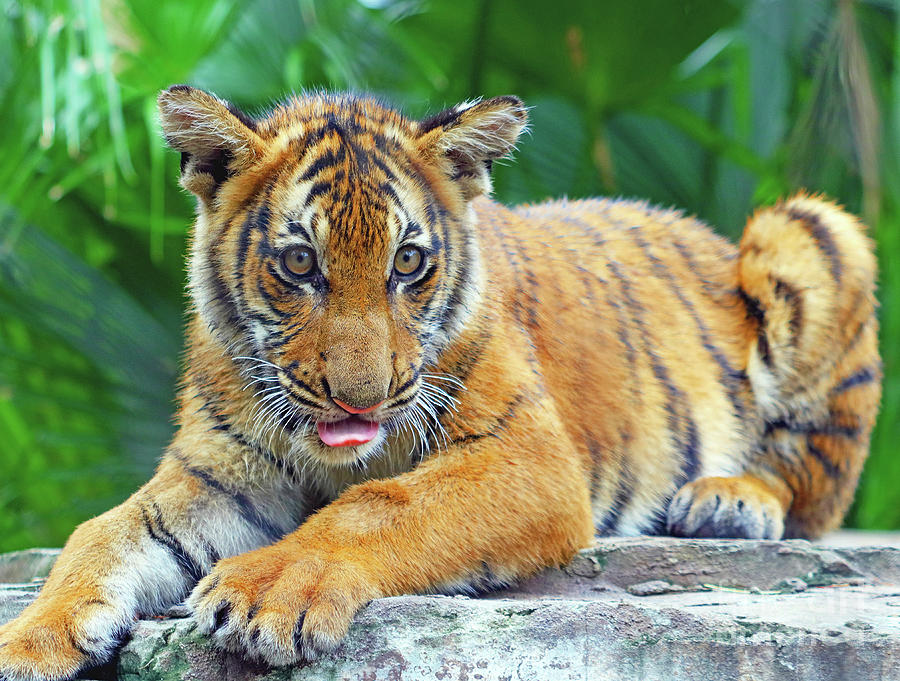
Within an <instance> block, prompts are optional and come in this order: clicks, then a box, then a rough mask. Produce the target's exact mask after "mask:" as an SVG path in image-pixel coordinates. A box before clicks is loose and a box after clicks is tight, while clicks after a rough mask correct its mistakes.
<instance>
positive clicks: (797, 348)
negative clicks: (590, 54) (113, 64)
mask: <svg viewBox="0 0 900 681" xmlns="http://www.w3.org/2000/svg"><path fill="white" fill-rule="evenodd" d="M160 107H161V114H162V123H163V130H164V132H165V134H166V136H167V139H168V141H169V143H170V144H171V145H172V146H173V147H174V148H175V149H177V150H178V151H180V152H182V183H183V185H184V186H185V187H186V188H188V189H189V190H191V191H193V192H194V193H195V194H196V195H197V197H198V200H199V214H198V218H197V223H196V225H195V228H194V234H193V241H192V246H191V257H190V284H189V285H190V290H191V294H192V299H193V306H194V307H193V315H192V319H191V321H190V324H189V329H188V337H189V349H188V355H187V366H186V371H185V377H184V383H183V386H182V390H181V394H180V409H179V414H178V422H179V430H178V433H177V435H176V436H175V439H174V441H173V442H172V444H171V446H170V447H169V448H168V450H167V452H166V454H165V456H164V458H163V461H162V463H161V464H160V467H159V470H158V472H157V475H156V476H155V477H154V478H153V479H152V480H151V481H150V482H148V483H147V485H145V486H144V487H143V488H142V489H141V490H139V491H138V492H137V493H136V494H135V495H134V496H133V497H132V498H131V499H129V500H128V501H126V502H125V503H124V504H122V505H121V506H119V507H118V508H115V509H113V510H111V511H109V512H108V513H106V514H104V515H103V516H100V517H99V518H96V519H94V520H92V521H89V522H88V523H85V524H84V525H83V526H82V527H80V528H79V529H78V530H77V531H76V532H75V534H73V536H72V538H71V539H70V541H69V542H68V544H67V546H66V548H65V550H64V552H63V554H62V556H61V557H60V560H59V562H58V564H57V565H56V567H55V568H54V570H53V573H52V574H51V576H50V579H49V580H48V582H47V585H46V587H45V588H44V590H43V591H42V593H41V595H40V597H39V598H38V599H37V601H36V602H35V603H34V604H33V605H31V606H29V608H28V609H27V610H26V611H25V612H24V613H23V615H22V616H21V617H20V618H19V619H17V620H15V621H13V622H11V623H9V624H7V625H5V626H4V627H2V628H0V676H4V677H5V678H7V679H9V680H10V681H19V680H20V679H61V678H67V677H70V676H71V675H72V674H74V673H75V672H76V671H77V670H78V669H80V668H81V667H83V666H84V665H86V664H88V663H90V662H96V661H100V660H102V659H105V658H106V657H107V656H108V655H109V654H110V653H111V651H112V650H113V649H114V646H115V645H116V642H117V640H118V638H119V637H120V636H121V635H122V634H123V633H124V632H126V631H127V629H128V627H129V625H130V622H131V621H132V620H133V618H134V617H136V616H138V615H140V614H146V613H153V612H158V611H160V610H161V609H163V608H165V607H166V606H168V605H170V604H172V603H175V602H177V601H178V600H180V599H182V598H184V597H185V596H187V595H188V594H189V593H190V597H189V601H188V602H189V604H190V605H191V607H192V608H193V610H194V614H195V618H196V620H197V623H198V627H199V629H200V631H202V632H206V633H209V634H210V635H211V636H212V637H213V639H214V640H215V641H216V642H217V643H218V644H219V645H221V646H223V647H225V648H228V649H231V650H236V651H241V652H243V653H245V654H247V655H249V656H255V657H259V658H261V659H263V660H265V661H267V662H269V663H271V664H283V663H287V662H291V661H294V660H296V659H299V658H301V657H306V658H310V657H314V656H316V655H318V654H320V653H322V652H327V651H330V650H333V649H334V648H335V647H336V646H337V645H338V643H339V642H340V640H341V638H342V637H343V635H344V634H345V633H346V631H347V628H348V627H349V626H350V623H351V621H352V618H353V615H354V613H355V612H356V611H357V610H358V609H359V608H360V607H361V606H362V605H363V604H365V603H366V602H367V601H369V600H371V599H373V598H377V597H380V596H389V595H396V594H403V593H412V592H430V591H454V590H470V591H479V590H482V589H489V588H493V587H495V586H497V585H499V584H502V583H505V582H508V581H512V580H515V579H517V578H520V577H522V576H525V575H528V574H530V573H532V572H534V571H536V570H539V569H541V568H542V567H545V566H549V565H558V564H561V563H564V562H566V561H567V560H569V559H570V558H571V556H572V555H573V553H574V552H575V551H576V550H577V549H579V548H580V547H583V546H586V545H588V544H589V543H590V542H591V540H592V538H593V537H594V536H595V535H596V534H612V533H624V534H637V533H640V532H651V533H660V532H669V533H672V534H676V535H689V536H738V537H740V536H745V537H768V538H779V537H781V536H782V534H784V533H787V534H789V535H792V536H813V535H816V534H818V533H820V532H822V531H825V530H827V529H830V528H832V527H835V526H836V525H837V524H838V523H839V522H840V519H841V517H842V516H843V513H844V512H845V510H846V508H847V505H848V504H849V502H850V499H851V497H852V494H853V489H854V487H855V483H856V479H857V477H858V475H859V470H860V467H861V466H862V463H863V460H864V459H865V456H866V451H867V447H868V438H869V433H870V430H871V427H872V423H873V420H874V416H875V413H876V411H877V406H878V400H879V395H880V387H879V379H880V364H879V359H878V351H877V347H876V322H875V318H874V304H875V303H874V298H873V289H874V276H875V263H874V258H873V256H872V252H871V244H870V243H869V241H868V240H867V238H866V237H865V236H864V235H863V232H862V229H861V227H860V226H859V225H858V223H857V222H856V221H855V220H854V219H853V218H852V217H850V216H849V215H847V214H846V213H844V212H842V211H841V210H840V209H838V208H837V207H836V206H834V205H833V204H831V203H828V202H827V201H825V200H823V199H821V198H817V197H809V196H805V195H799V196H797V197H794V198H792V199H790V200H788V201H787V202H785V203H782V204H779V205H778V206H775V207H773V208H770V209H766V210H764V211H761V212H760V213H758V214H757V215H756V216H754V218H752V219H751V221H750V222H749V223H748V226H747V230H746V232H745V236H744V239H743V240H742V242H741V246H740V250H738V249H736V248H735V247H734V246H733V245H731V244H729V243H728V242H727V241H725V240H724V239H721V238H719V237H717V236H715V235H714V234H713V233H712V232H711V231H710V230H709V228H707V227H706V226H705V225H703V224H702V223H700V222H698V221H697V220H694V219H692V218H689V217H685V216H683V215H682V214H680V213H678V212H676V211H671V210H662V209H659V208H655V207H652V206H649V205H647V204H645V203H642V202H637V201H623V200H591V201H572V202H569V201H558V202H550V203H544V204H540V205H529V206H519V207H516V208H506V207H503V206H501V205H498V204H496V203H493V202H491V201H490V200H489V199H487V198H485V196H484V195H485V194H486V193H488V192H489V190H490V176H489V168H490V162H491V161H492V160H494V159H497V158H499V157H502V156H504V155H506V154H508V153H509V152H510V151H511V150H512V148H513V146H514V144H515V142H516V139H517V137H518V135H519V134H520V132H521V131H522V129H523V127H524V125H525V122H526V116H525V109H524V107H523V106H522V104H521V102H519V100H517V99H515V98H513V97H501V98H496V99H492V100H487V101H485V102H481V103H475V104H467V105H461V106H459V107H455V108H454V109H451V110H449V111H447V112H444V113H442V114H439V115H438V116H436V117H434V118H432V119H430V120H428V121H422V122H416V121H411V120H409V119H407V118H405V117H403V116H402V115H400V114H399V113H397V112H395V111H393V110H391V109H389V108H387V107H385V106H383V105H382V104H380V103H378V102H375V101H374V100H371V99H366V98H353V97H339V96H327V95H313V96H310V97H306V98H299V99H294V100H291V101H290V102H288V103H286V104H285V105H283V106H282V107H279V108H278V109H276V110H275V111H273V112H272V113H271V114H270V115H269V116H267V117H266V118H264V119H261V120H255V121H254V120H251V119H249V118H247V117H246V116H243V114H240V112H237V111H236V110H235V109H234V108H233V107H230V105H228V104H227V103H226V102H223V101H221V100H218V99H216V98H214V97H213V96H211V95H208V94H206V93H203V92H201V91H198V90H194V89H192V88H186V87H184V86H179V87H175V88H171V89H170V90H167V91H166V92H164V93H162V95H161V96H160ZM301 247H302V248H305V249H307V255H309V254H311V255H309V257H312V258H314V259H315V261H316V264H315V266H314V267H313V268H312V269H311V270H310V271H309V273H308V274H304V275H302V276H301V275H297V274H296V273H294V274H292V273H291V272H290V271H288V270H287V269H286V268H285V265H284V263H283V261H282V260H281V258H283V254H285V253H286V252H288V251H289V250H290V249H295V248H301ZM401 247H404V248H405V247H414V248H417V249H419V252H420V254H422V263H423V264H422V266H421V267H420V269H419V270H418V271H416V272H415V273H413V274H411V275H406V274H401V273H399V272H398V271H397V270H394V269H393V267H392V263H393V262H394V257H395V254H396V253H397V252H398V251H399V250H400V249H401ZM339 403H340V404H344V405H347V406H348V407H349V410H350V411H351V412H352V413H356V412H363V414H364V415H363V416H350V414H348V409H345V408H342V407H341V406H340V405H339ZM353 419H356V421H354V420H353ZM362 421H369V422H370V424H369V425H371V422H372V421H374V422H376V423H378V424H379V425H378V428H377V435H375V436H374V437H373V438H372V439H371V440H369V441H366V442H361V443H358V444H352V445H346V446H328V445H326V443H325V440H324V439H323V438H325V437H326V436H325V435H321V433H322V432H323V431H322V427H323V426H322V425H321V424H323V423H327V424H330V425H331V427H334V428H340V427H341V424H344V425H346V424H351V423H357V424H358V425H359V424H362ZM363 425H365V424H363ZM360 427H362V426H360ZM366 437H368V436H366ZM354 442H355V441H354Z"/></svg>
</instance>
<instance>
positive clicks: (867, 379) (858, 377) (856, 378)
mask: <svg viewBox="0 0 900 681" xmlns="http://www.w3.org/2000/svg"><path fill="white" fill-rule="evenodd" d="M880 374H881V371H880V370H875V369H872V368H871V367H864V368H862V369H860V370H859V371H857V372H856V373H854V374H851V375H850V376H848V377H847V378H845V379H844V380H843V381H841V382H840V383H838V384H837V385H836V386H835V387H834V388H832V389H831V394H832V395H837V394H839V393H842V392H846V391H847V390H850V389H851V388H855V387H856V386H858V385H865V384H867V383H872V382H873V381H876V380H878V377H879V376H880Z"/></svg>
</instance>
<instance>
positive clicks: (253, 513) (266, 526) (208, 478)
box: [169, 450, 285, 542]
mask: <svg viewBox="0 0 900 681" xmlns="http://www.w3.org/2000/svg"><path fill="white" fill-rule="evenodd" d="M169 454H170V455H171V456H172V458H174V459H175V460H176V461H178V463H180V464H181V467H182V468H183V469H184V470H185V472H186V473H188V474H189V475H192V476H193V477H195V478H197V479H198V480H200V481H201V482H203V484H205V485H206V486H207V487H209V488H210V489H213V490H215V491H217V492H219V493H221V494H224V495H225V496H227V497H230V498H231V499H232V500H233V501H234V503H235V505H237V507H238V511H239V512H240V514H241V517H243V519H244V520H245V521H246V522H247V523H248V524H250V525H253V526H254V527H256V528H257V529H258V530H260V531H261V532H262V533H263V534H265V535H266V537H267V538H268V539H269V540H270V541H271V542H275V541H278V540H279V539H281V538H282V537H283V536H284V534H285V533H284V531H283V530H281V529H280V528H278V527H275V525H273V524H272V523H271V522H270V521H269V520H268V519H267V518H266V517H265V516H263V515H262V514H261V513H260V512H259V510H258V509H257V508H256V506H254V505H253V502H251V501H250V500H249V499H248V498H247V497H246V496H245V495H244V494H242V493H241V492H237V491H234V490H230V489H228V488H227V487H226V486H225V485H223V484H222V483H221V482H219V481H218V480H217V479H216V478H215V477H213V476H212V474H211V473H209V472H208V471H205V470H203V469H200V468H195V467H194V466H191V465H190V464H188V462H187V461H186V460H185V457H184V455H183V454H181V452H178V451H176V450H170V451H169Z"/></svg>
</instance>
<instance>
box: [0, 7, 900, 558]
mask: <svg viewBox="0 0 900 681" xmlns="http://www.w3.org/2000/svg"><path fill="white" fill-rule="evenodd" d="M0 7H2V19H0V131H2V132H0V152H2V153H0V550H11V549H17V548H22V547H26V546H34V545H51V546H52V545H61V544H62V542H63V541H64V540H65V538H66V537H67V536H68V534H69V533H70V532H71V530H72V529H73V527H74V526H75V524H76V523H78V522H80V521H81V520H83V519H85V518H87V517H89V516H91V515H94V514H97V513H99V512H102V511H103V510H105V509H107V508H109V507H110V506H112V505H114V504H115V503H117V502H118V501H120V500H122V499H123V498H125V497H126V496H127V495H128V494H129V493H130V492H131V491H132V490H133V489H134V488H135V487H136V486H138V485H139V484H140V483H141V481H143V480H144V479H146V478H147V477H148V476H149V475H150V474H151V472H152V469H153V467H154V465H155V462H156V460H157V458H158V456H159V454H160V452H161V450H162V448H163V446H164V445H165V443H166V442H167V440H168V438H169V437H170V436H171V432H172V422H171V413H172V411H173V402H172V400H173V395H174V390H175V385H176V381H177V377H178V366H179V353H180V349H181V344H182V327H183V321H184V317H183V308H184V306H185V298H184V294H183V287H184V281H185V274H184V262H183V256H184V250H185V235H186V230H187V228H188V225H189V224H190V222H191V215H192V212H193V203H192V200H191V198H190V197H188V196H186V195H185V194H184V193H183V192H182V191H180V190H179V189H178V187H177V175H178V157H177V155H176V154H174V153H172V152H168V151H166V150H165V149H164V147H163V143H162V139H161V137H160V134H159V130H158V124H157V121H156V118H155V97H156V93H157V92H158V91H159V90H160V89H162V88H164V87H166V86H168V85H170V84H172V83H191V84H194V85H197V86H200V87H203V88H207V89H210V90H212V91H214V92H216V93H217V94H219V95H220V96H222V97H225V98H227V99H230V100H232V101H233V102H235V103H236V104H238V105H239V106H241V107H243V108H245V109H246V110H247V111H248V112H250V113H255V112H260V111H263V110H264V109H265V108H266V107H267V106H268V105H270V104H272V103H273V102H276V101H278V100H279V99H280V98H282V97H284V96H285V95H287V94H288V93H291V92H294V91H298V90H300V89H303V88H307V89H310V88H339V89H352V90H366V91H373V92H376V93H380V94H382V95H384V97H386V98H387V99H388V100H390V101H393V102H395V103H396V104H398V105H400V106H401V107H403V108H404V109H405V110H406V111H407V112H409V113H410V114H413V115H417V116H418V115H423V114H425V113H427V112H434V111H436V110H439V109H440V108H443V107H445V106H448V105H452V104H454V103H456V102H458V101H461V100H463V99H467V98H471V97H475V96H479V95H496V94H505V93H516V94H518V95H520V96H522V97H524V98H525V99H526V100H527V103H528V104H529V105H531V106H532V107H533V109H532V110H531V116H532V134H531V136H529V137H527V138H526V139H525V140H524V141H523V142H522V144H521V146H520V151H519V153H518V155H517V158H516V160H515V162H514V163H509V164H506V165H503V166H500V167H498V168H497V170H496V195H497V197H498V198H499V199H500V200H502V201H505V202H520V201H538V200H541V199H544V198H546V197H551V196H560V195H563V194H566V195H568V196H570V197H578V196H589V195H595V194H621V195H626V196H639V197H647V198H649V199H651V200H653V201H655V202H659V203H662V204H666V205H673V206H678V207H681V208H684V209H686V210H688V211H690V212H692V213H695V214H696V215H698V216H700V217H701V218H703V219H705V220H708V221H709V222H711V223H713V224H715V225H716V226H717V227H718V228H719V229H721V231H722V232H723V233H725V234H727V235H729V236H731V237H737V236H738V235H739V234H740V231H741V229H742V226H743V223H744V221H745V219H746V216H747V215H748V213H749V212H750V211H751V210H752V208H753V207H754V206H756V205H758V204H761V203H766V202H771V201H773V200H775V199H776V198H777V197H778V196H781V195H784V194H786V193H788V192H790V191H791V190H792V189H795V188H798V187H808V188H810V189H814V190H822V191H825V192H827V193H828V194H830V195H831V196H833V197H835V198H837V199H839V200H840V201H841V202H843V203H844V204H845V205H846V206H848V207H849V208H850V209H851V210H853V211H856V212H859V213H861V214H863V215H864V216H865V218H866V220H867V221H868V223H869V224H870V226H871V229H872V233H873V234H874V235H875V237H876V239H877V241H878V245H879V255H880V261H881V291H880V298H881V301H882V307H881V325H882V350H883V354H884V359H885V373H886V379H885V397H884V402H883V407H882V413H881V419H880V422H879V425H878V429H877V431H876V433H875V436H874V440H873V447H872V455H871V458H870V459H869V462H868V464H867V467H866V470H865V473H864V477H863V480H862V483H861V485H860V488H859V492H858V494H857V501H856V504H855V505H854V507H853V510H852V512H851V514H850V516H849V518H848V521H847V524H848V525H849V526H855V527H863V528H900V503H898V493H897V490H898V488H900V456H897V455H896V448H897V443H898V442H900V425H898V413H900V366H898V353H897V350H896V348H897V347H898V342H900V305H898V301H900V267H898V261H900V157H898V154H897V149H898V144H897V143H898V141H900V69H898V64H900V2H895V1H893V0H885V1H882V2H878V1H875V0H867V1H865V2H853V1H851V0H842V1H834V2H832V1H827V0H784V1H778V0H774V1H773V0H747V1H746V2H738V1H734V2H730V1H728V0H681V1H676V0H630V1H629V2H622V1H610V2H607V1H603V0H595V1H594V2H579V3H575V2H566V1H564V0H559V1H557V2H546V0H454V1H453V2H447V1H441V2H438V1H432V2H425V1H421V0H255V1H252V2H239V1H237V0H191V2H172V1H170V0H110V1H108V2H107V1H106V0H69V1H68V2H54V1H46V2H17V1H10V0H0Z"/></svg>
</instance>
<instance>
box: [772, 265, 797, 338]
mask: <svg viewBox="0 0 900 681" xmlns="http://www.w3.org/2000/svg"><path fill="white" fill-rule="evenodd" d="M775 295H776V296H779V297H780V298H781V299H782V300H784V301H785V302H786V303H787V304H788V305H789V306H790V307H791V319H790V321H789V322H788V325H789V326H790V329H791V336H792V338H791V343H792V344H794V345H796V344H797V342H798V341H799V339H800V332H801V331H802V330H803V296H802V295H801V294H800V290H799V289H798V288H797V287H796V286H793V285H792V284H789V283H787V282H786V281H784V280H783V279H776V280H775Z"/></svg>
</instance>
